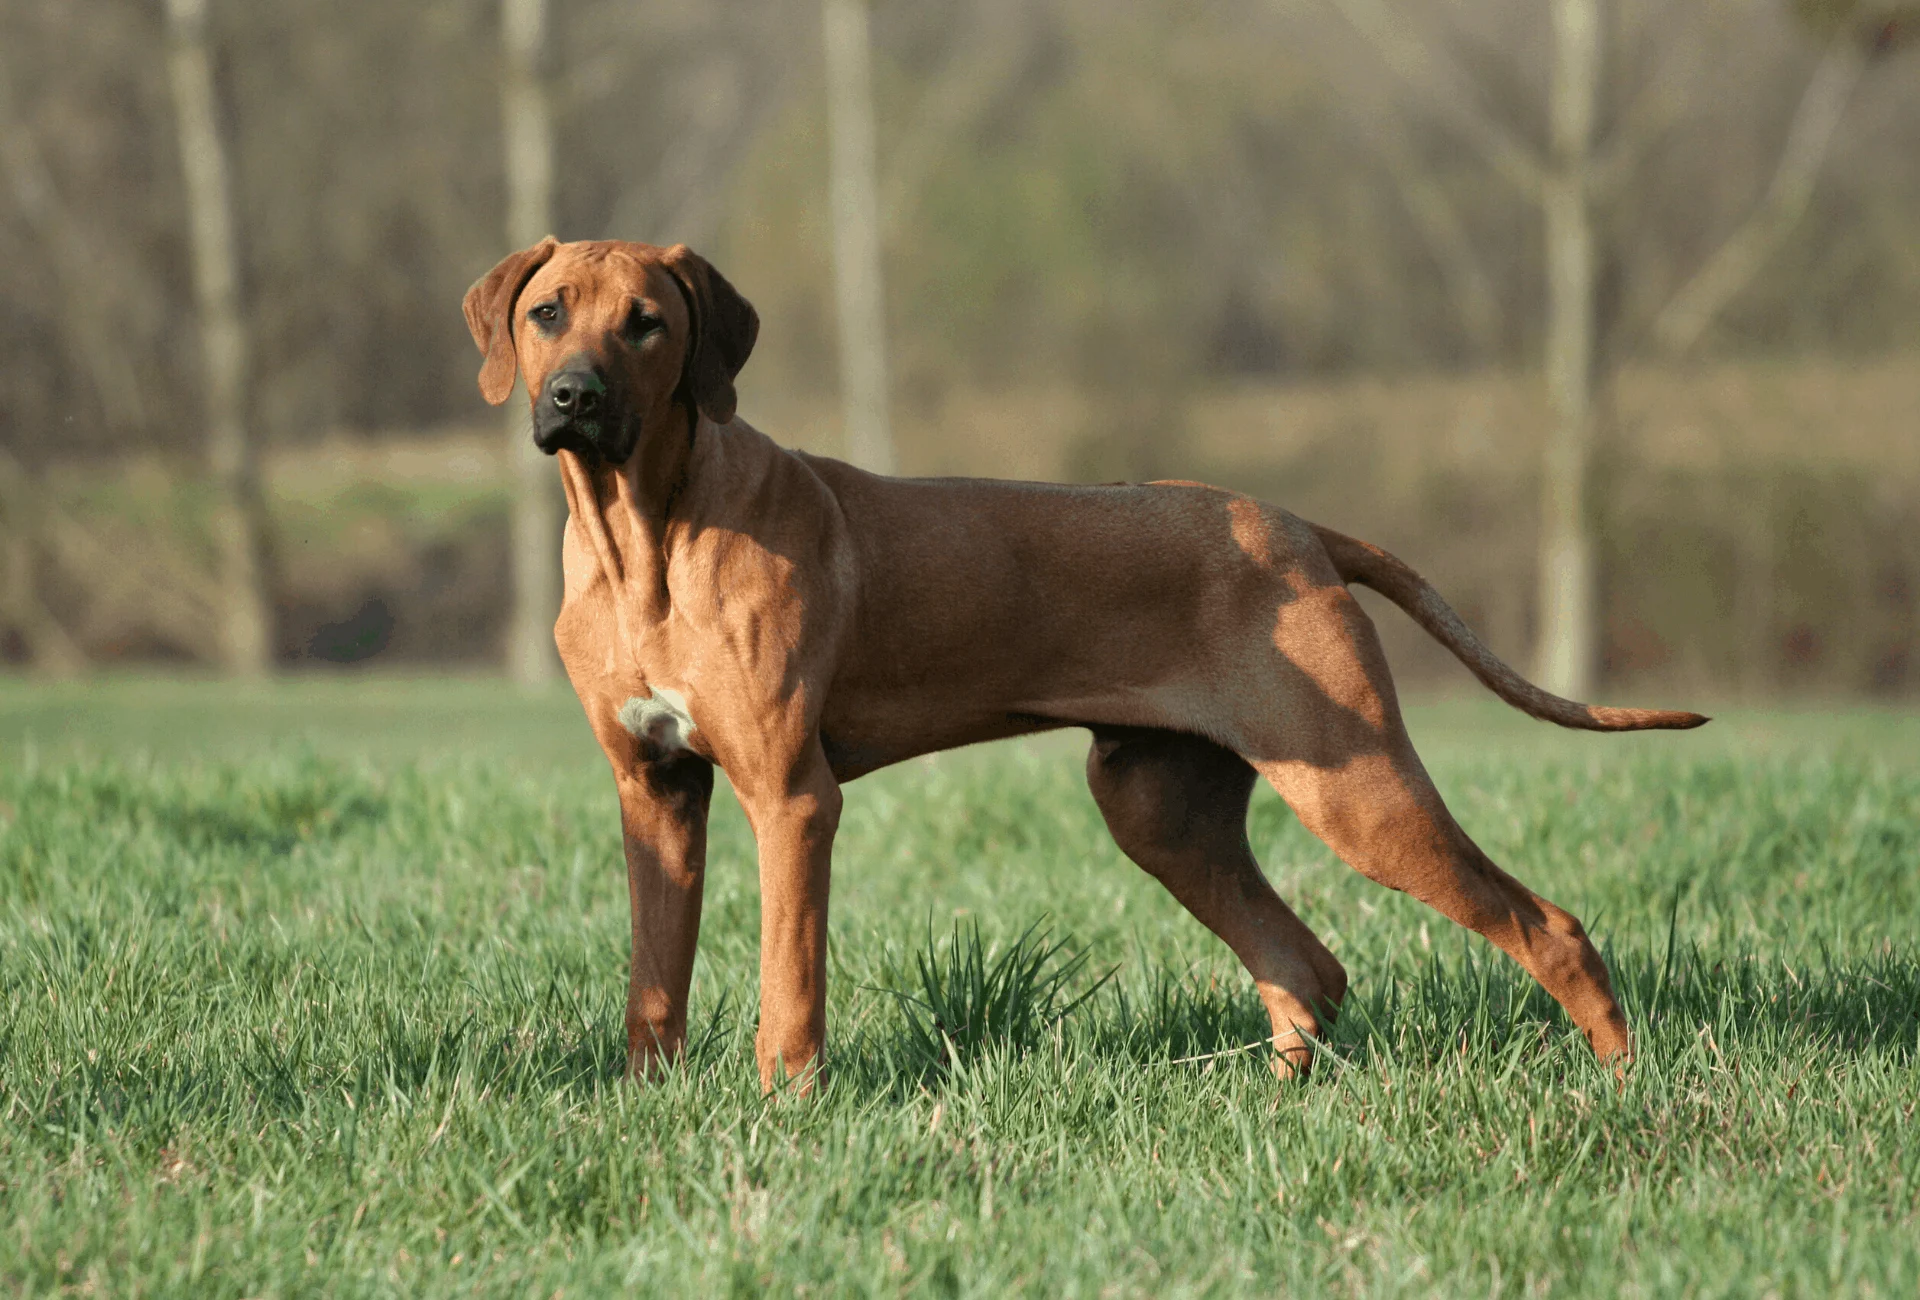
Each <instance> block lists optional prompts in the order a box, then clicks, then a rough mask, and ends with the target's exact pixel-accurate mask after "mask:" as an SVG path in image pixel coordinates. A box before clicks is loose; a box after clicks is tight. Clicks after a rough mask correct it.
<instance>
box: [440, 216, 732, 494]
mask: <svg viewBox="0 0 1920 1300" xmlns="http://www.w3.org/2000/svg"><path fill="white" fill-rule="evenodd" d="M463 305H464V308H465V311H466V315H467V328H468V329H470V330H472V331H473V341H474V342H475V343H477V344H478V345H479V347H480V351H481V352H482V353H484V354H485V356H486V360H485V361H484V362H482V363H481V366H480V395H481V396H483V397H485V398H486V399H487V400H488V401H489V402H491V403H493V404H494V405H495V406H498V405H499V404H500V403H502V402H504V401H506V400H507V395H508V394H509V393H511V392H512V391H513V377H514V372H515V370H516V369H517V370H518V371H519V373H520V375H521V376H522V377H523V378H524V379H525V380H526V381H527V394H528V396H529V398H530V399H531V401H532V404H533V441H534V444H535V445H536V446H538V447H539V448H540V450H541V451H544V452H546V453H548V454H549V455H551V454H552V453H554V452H556V451H558V450H560V449H561V448H562V447H566V448H568V449H569V450H572V451H575V452H577V453H579V454H580V455H582V456H584V457H587V458H588V459H590V460H598V461H603V462H605V463H607V464H612V465H620V464H623V463H625V462H626V460H627V459H628V457H630V456H632V455H633V452H634V449H635V448H636V447H638V446H639V445H640V440H641V438H643V437H651V436H656V435H660V434H664V433H665V432H666V427H664V426H676V427H679V428H681V429H682V431H684V426H680V425H678V421H676V420H674V418H673V417H674V413H675V412H676V411H679V412H681V413H682V414H681V417H680V418H681V419H688V418H691V417H692V416H693V414H694V413H695V412H696V411H697V412H698V413H699V414H701V415H705V416H706V417H707V418H708V419H710V420H712V421H713V422H714V423H716V424H725V423H727V422H728V421H730V420H732V419H733V412H734V403H735V397H734V390H733V380H734V376H736V375H738V374H739V373H740V367H742V366H744V365H745V364H746V363H747V357H748V355H749V354H750V353H751V352H752V351H753V341H754V338H755V336H756V335H758V334H759V332H760V318H759V316H757V315H756V314H755V313H754V310H753V307H752V305H751V304H750V303H748V302H747V300H746V299H745V298H742V297H741V296H740V295H739V293H738V292H736V291H735V289H734V287H733V286H732V285H730V284H728V283H727V281H726V278H725V277H724V276H722V275H721V274H720V273H719V272H718V271H716V270H714V269H713V267H711V266H710V265H708V264H707V260H706V259H705V258H703V257H701V256H700V255H699V254H698V253H695V252H693V251H692V250H691V249H689V248H687V246H686V245H684V244H676V245H674V246H673V247H672V248H656V247H654V246H653V245H652V244H629V243H625V242H622V241H619V240H596V241H583V242H580V243H573V244H562V243H558V242H556V241H555V240H554V239H553V238H551V237H548V238H546V239H543V240H541V241H540V242H539V243H537V244H535V245H534V246H533V247H532V248H527V249H522V250H521V251H520V252H518V253H514V254H512V255H510V256H509V257H507V258H506V259H505V260H504V261H502V262H501V263H500V265H498V266H496V267H494V268H493V270H491V271H489V272H487V274H486V275H485V277H483V278H482V279H481V280H479V281H478V282H477V283H476V284H475V285H474V286H473V287H472V288H471V289H469V290H467V297H466V302H465V303H464V304H463Z"/></svg>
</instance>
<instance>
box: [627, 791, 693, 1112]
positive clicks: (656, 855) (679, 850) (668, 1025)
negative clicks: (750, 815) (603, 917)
mask: <svg viewBox="0 0 1920 1300" xmlns="http://www.w3.org/2000/svg"><path fill="white" fill-rule="evenodd" d="M618 784H619V787H620V829H621V832H622V838H623V839H624V840H625V842H626V853H627V892H628V895H629V897H630V899H631V902H632V905H633V959H632V966H631V968H630V972H629V975H628V982H627V1074H628V1077H630V1078H635V1079H638V1078H642V1077H644V1076H646V1075H649V1074H651V1073H653V1072H654V1071H656V1070H657V1069H659V1068H660V1067H662V1066H664V1065H666V1064H667V1063H669V1062H671V1061H673V1060H674V1059H675V1058H677V1057H678V1056H679V1055H680V1050H681V1048H682V1047H684V1046H685V1045H686V1041H687V988H688V985H689V984H690V983H691V982H692V980H693V950H694V945H695V943H696V942H697V941H698V940H699V938H700V896H701V889H702V886H703V884H704V882H705V878H706V870H707V806H708V803H709V801H710V800H711V798H712V795H713V764H711V763H709V762H707V761H706V760H705V759H702V758H697V757H695V756H693V755H690V754H681V755H676V756H673V757H670V758H660V759H655V760H651V761H643V762H641V763H639V764H637V765H636V766H635V767H633V768H632V769H631V770H629V771H627V772H623V773H621V774H620V775H619V778H618Z"/></svg>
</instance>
